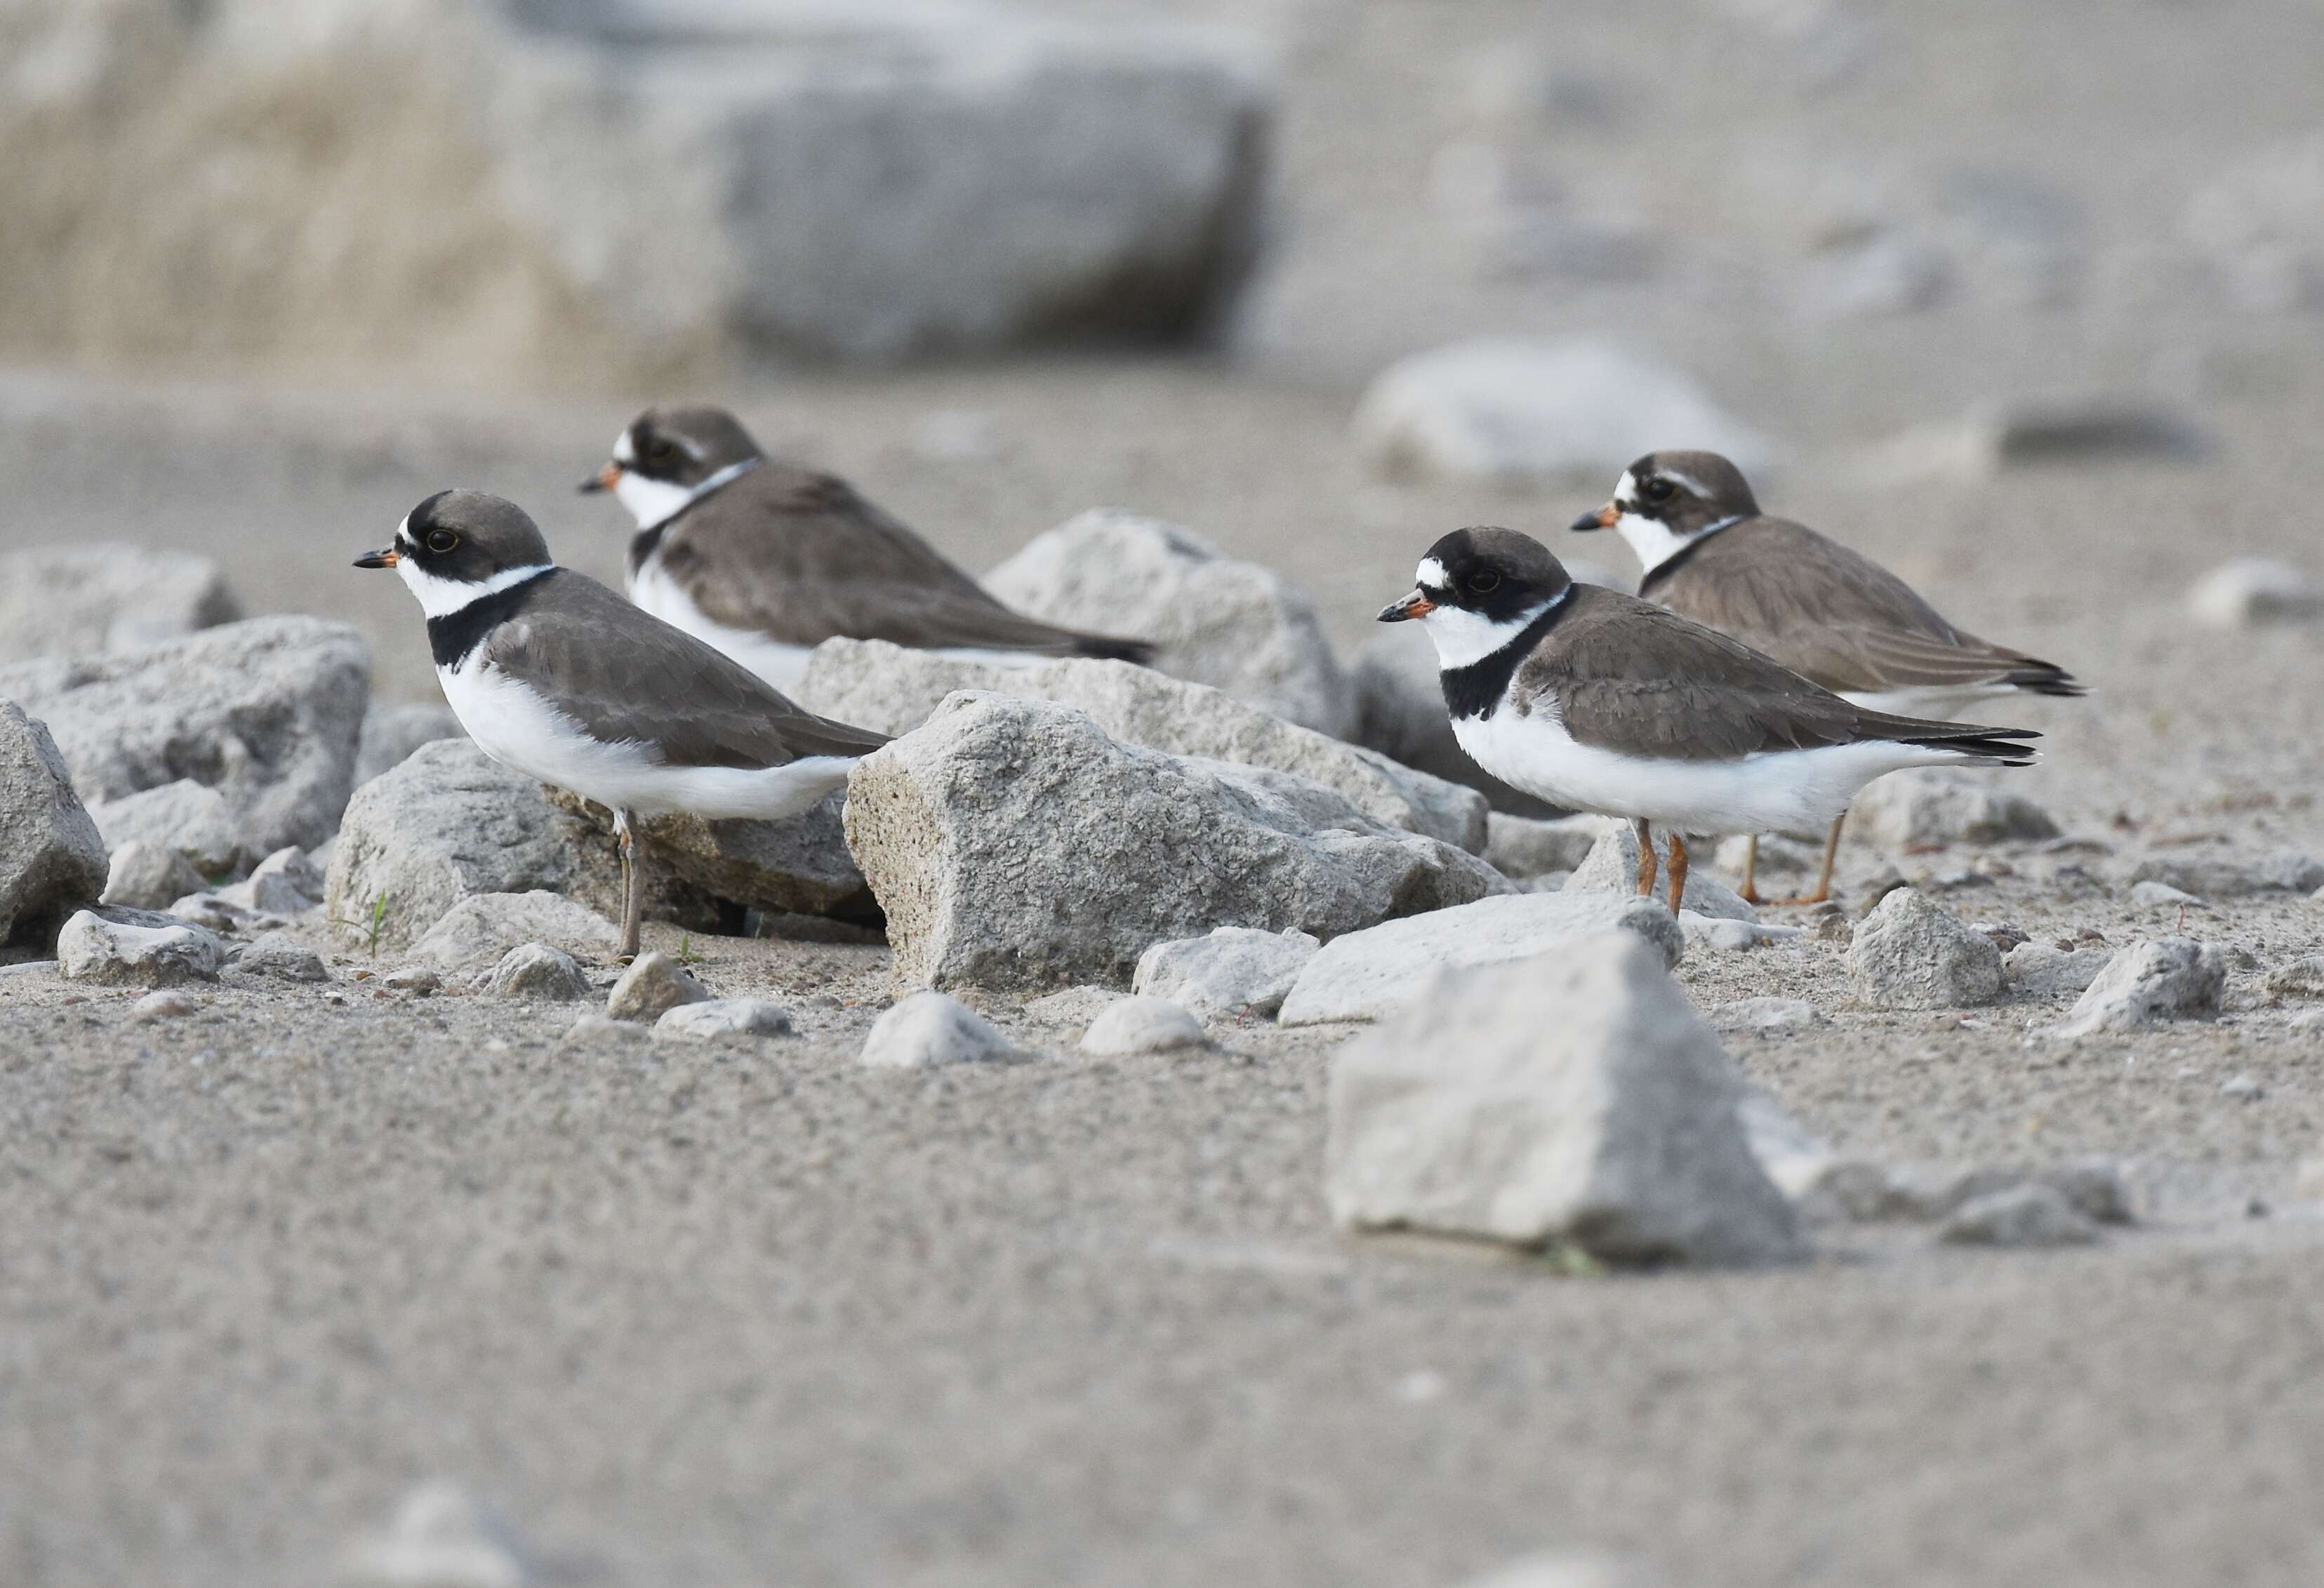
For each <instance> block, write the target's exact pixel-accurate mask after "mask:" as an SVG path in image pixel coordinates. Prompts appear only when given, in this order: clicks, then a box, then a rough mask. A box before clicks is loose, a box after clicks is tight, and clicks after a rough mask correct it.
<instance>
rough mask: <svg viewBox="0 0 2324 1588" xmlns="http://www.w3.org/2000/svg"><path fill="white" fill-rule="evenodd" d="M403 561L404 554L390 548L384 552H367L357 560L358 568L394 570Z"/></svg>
mask: <svg viewBox="0 0 2324 1588" xmlns="http://www.w3.org/2000/svg"><path fill="white" fill-rule="evenodd" d="M402 560H403V554H402V553H401V552H400V551H398V550H397V549H395V548H394V547H392V546H390V547H388V548H387V549H385V550H383V551H366V552H364V554H363V555H362V556H361V557H358V558H356V559H355V566H356V567H357V568H393V567H394V566H395V565H396V564H397V563H399V562H401V561H402Z"/></svg>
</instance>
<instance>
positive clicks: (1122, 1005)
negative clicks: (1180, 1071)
mask: <svg viewBox="0 0 2324 1588" xmlns="http://www.w3.org/2000/svg"><path fill="white" fill-rule="evenodd" d="M1207 1040H1208V1039H1207V1038H1205V1037H1204V1036H1203V1022H1202V1021H1201V1020H1196V1019H1195V1018H1194V1015H1193V1014H1192V1013H1191V1012H1190V1011H1188V1010H1187V1009H1186V1008H1185V1006H1184V1005H1182V1004H1177V1003H1174V1002H1171V1001H1170V1000H1169V999H1167V998H1149V997H1144V996H1140V997H1136V998H1123V999H1120V1000H1118V1001H1116V1002H1114V1003H1112V1004H1111V1005H1110V1006H1108V1008H1107V1009H1106V1011H1105V1012H1104V1013H1102V1014H1101V1015H1099V1016H1098V1017H1097V1019H1095V1020H1092V1021H1091V1022H1090V1027H1089V1029H1088V1030H1086V1031H1084V1033H1082V1051H1083V1052H1084V1053H1087V1054H1092V1055H1094V1056H1096V1057H1101V1058H1118V1057H1123V1056H1125V1055H1128V1054H1133V1053H1175V1052H1176V1051H1177V1050H1179V1049H1180V1048H1200V1047H1203V1045H1204V1043H1205V1042H1206V1041H1207Z"/></svg>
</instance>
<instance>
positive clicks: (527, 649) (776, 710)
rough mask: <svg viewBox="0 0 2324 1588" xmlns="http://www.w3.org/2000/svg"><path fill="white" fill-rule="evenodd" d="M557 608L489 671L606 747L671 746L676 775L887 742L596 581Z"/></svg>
mask: <svg viewBox="0 0 2324 1588" xmlns="http://www.w3.org/2000/svg"><path fill="white" fill-rule="evenodd" d="M554 577H555V578H556V579H557V581H558V588H557V589H556V591H555V592H554V598H553V599H549V600H540V601H536V602H533V603H530V604H529V605H527V606H525V607H524V608H523V609H522V610H521V611H520V612H519V613H518V614H515V615H514V616H512V618H511V619H510V620H509V621H507V622H506V623H502V624H501V625H500V626H499V628H497V629H496V630H494V631H493V635H492V637H491V638H490V639H489V640H488V641H487V642H485V660H487V661H488V662H489V663H490V664H491V665H492V666H493V667H495V668H498V669H501V670H503V671H504V672H506V673H507V674H509V675H510V676H511V677H512V678H514V679H519V680H521V681H522V682H524V683H526V684H528V685H530V687H531V688H533V689H535V690H536V691H538V692H539V694H540V695H542V696H543V697H546V698H548V699H549V701H551V702H552V703H553V704H555V705H556V706H557V707H558V709H559V710H560V711H563V712H564V713H565V714H566V715H567V716H570V717H572V718H573V719H574V721H576V723H578V724H580V725H581V726H582V727H583V728H585V729H586V730H587V731H588V733H589V734H591V735H592V736H594V737H595V738H598V739H602V740H606V741H633V742H636V743H649V744H655V745H659V747H660V750H661V753H662V755H663V757H664V758H665V760H666V761H667V762H668V763H669V764H670V765H672V766H688V767H742V768H758V767H770V766H781V765H783V764H785V763H786V762H791V761H795V760H798V758H799V757H801V756H808V755H864V754H868V753H870V752H871V751H873V750H876V749H878V748H879V747H880V746H881V745H882V744H884V743H887V739H886V737H885V736H884V735H882V734H875V733H872V732H871V731H870V730H868V729H864V728H857V727H853V726H850V725H848V724H845V723H838V722H834V721H832V720H831V719H830V718H828V717H822V716H816V715H815V714H814V713H813V712H811V711H808V710H807V709H806V708H805V707H803V706H799V705H798V703H797V702H795V701H793V700H791V699H790V698H789V697H787V696H785V695H783V694H782V693H781V692H780V691H779V690H777V689H776V688H773V687H772V686H771V685H770V684H768V683H767V682H766V681H765V680H764V679H761V678H760V677H759V676H758V675H757V674H756V673H753V672H752V671H751V670H750V669H748V668H745V667H743V666H742V664H741V663H740V662H737V661H734V660H732V659H730V658H729V657H727V656H725V655H724V653H722V652H720V651H716V650H714V649H713V648H712V647H710V646H708V645H705V644H704V643H703V642H701V641H699V640H697V639H696V638H695V637H694V636H693V635H691V634H688V633H687V632H684V631H683V630H679V629H675V628H672V627H671V626H670V625H669V624H668V623H663V622H662V621H661V620H660V619H659V618H656V617H652V616H650V615H649V614H646V613H643V612H641V611H639V610H638V609H637V608H636V607H634V606H632V605H630V604H629V603H628V602H626V601H624V600H622V598H621V597H620V596H619V595H615V594H614V593H613V591H611V590H609V589H607V588H606V587H605V586H603V585H600V584H598V583H597V582H596V581H595V579H591V578H587V577H584V576H582V575H579V574H576V573H573V572H572V571H571V570H569V569H559V570H558V573H557V574H556V575H555V576H554Z"/></svg>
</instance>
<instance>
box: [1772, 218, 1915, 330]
mask: <svg viewBox="0 0 2324 1588" xmlns="http://www.w3.org/2000/svg"><path fill="white" fill-rule="evenodd" d="M1950 278H1951V272H1950V269H1949V268H1948V262H1947V260H1946V257H1945V252H1944V250H1943V249H1942V248H1941V247H1939V246H1938V245H1936V244H1935V243H1933V242H1932V241H1931V240H1930V239H1929V238H1927V237H1925V236H1923V235H1920V234H1919V233H1918V232H1916V231H1914V229H1912V228H1911V227H1908V226H1883V227H1880V228H1879V229H1877V230H1876V231H1873V232H1871V233H1868V234H1867V235H1862V236H1854V237H1848V238H1844V239H1839V240H1836V241H1835V242H1834V244H1833V245H1831V246H1830V247H1826V248H1820V249H1818V250H1817V251H1816V252H1815V253H1814V254H1811V255H1810V256H1809V257H1808V259H1807V261H1806V263H1805V264H1804V266H1803V271H1802V275H1801V280H1800V282H1799V285H1798V291H1797V296H1798V301H1799V305H1800V308H1801V309H1803V311H1804V312H1806V313H1807V314H1809V315H1811V316H1812V317H1814V318H1816V319H1867V318H1870V317H1872V316H1884V315H1899V314H1914V313H1917V312H1919V311H1920V310H1922V309H1928V308H1930V307H1932V306H1933V305H1934V304H1935V303H1936V302H1937V301H1938V300H1940V299H1941V298H1942V297H1943V296H1944V295H1945V289H1946V287H1947V285H1948V284H1949V282H1950Z"/></svg>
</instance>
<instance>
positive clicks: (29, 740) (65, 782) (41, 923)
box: [0, 700, 106, 946]
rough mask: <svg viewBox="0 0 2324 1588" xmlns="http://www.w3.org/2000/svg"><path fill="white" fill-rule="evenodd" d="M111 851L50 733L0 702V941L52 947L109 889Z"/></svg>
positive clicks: (13, 707) (7, 703)
mask: <svg viewBox="0 0 2324 1588" xmlns="http://www.w3.org/2000/svg"><path fill="white" fill-rule="evenodd" d="M105 891H106V855H105V845H104V843H103V842H102V841H101V840H100V839H99V838H98V836H97V825H96V824H95V823H94V822H92V821H91V820H90V819H89V816H88V811H86V810H84V809H83V808H81V803H80V800H79V799H78V798H77V797H75V795H74V793H73V786H72V779H71V778H70V777H69V776H68V775H67V773H66V771H65V762H64V757H63V755H62V754H60V752H58V750H57V743H56V741H55V740H54V739H52V738H51V737H50V736H49V731H48V729H47V728H45V727H43V726H42V725H41V724H40V723H39V722H38V721H37V720H36V719H34V718H32V717H28V716H25V715H24V714H23V711H21V710H19V709H18V708H17V707H16V706H13V705H11V704H10V703H9V702H7V701H5V700H0V943H5V942H9V941H12V940H15V939H23V940H26V941H37V942H38V943H39V944H40V945H42V946H45V945H46V943H47V941H48V939H49V937H51V935H52V934H53V931H54V928H56V927H57V926H58V925H59V924H60V922H61V921H62V920H63V919H64V918H65V917H66V916H67V914H69V912H70V911H72V910H74V909H78V907H80V906H82V905H85V904H94V903H95V902H97V897H98V895H100V894H102V893H103V892H105Z"/></svg>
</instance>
